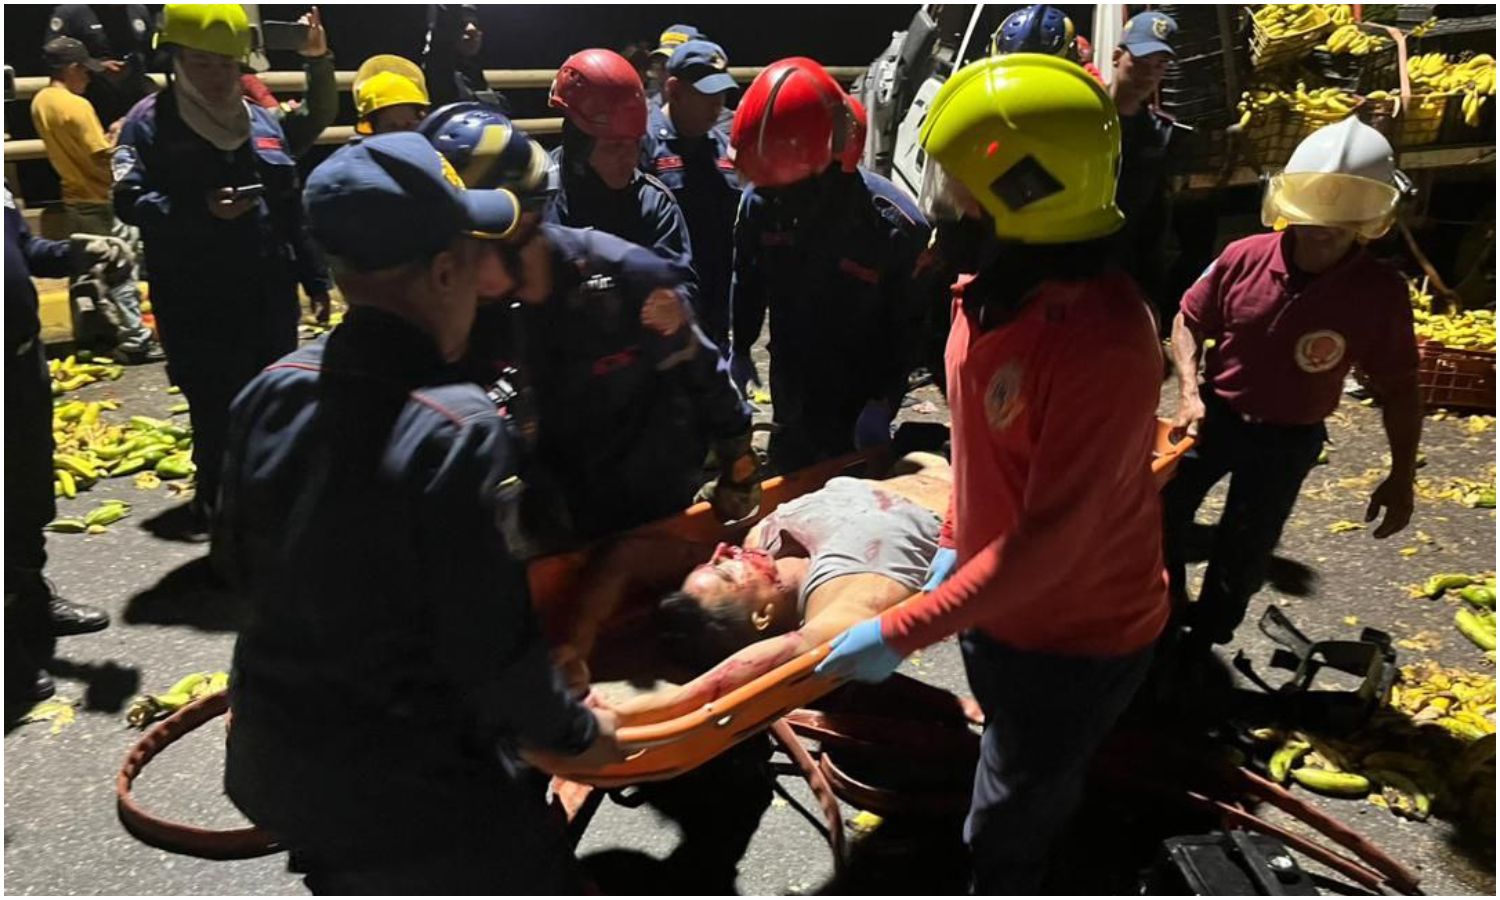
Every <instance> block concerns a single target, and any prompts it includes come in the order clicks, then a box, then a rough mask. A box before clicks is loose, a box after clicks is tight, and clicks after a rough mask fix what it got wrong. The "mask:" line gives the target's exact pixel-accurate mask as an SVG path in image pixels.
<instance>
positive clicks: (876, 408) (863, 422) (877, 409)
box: [854, 400, 891, 450]
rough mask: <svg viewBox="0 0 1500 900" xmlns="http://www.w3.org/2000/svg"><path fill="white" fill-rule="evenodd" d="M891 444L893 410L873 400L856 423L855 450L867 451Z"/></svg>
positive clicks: (861, 412)
mask: <svg viewBox="0 0 1500 900" xmlns="http://www.w3.org/2000/svg"><path fill="white" fill-rule="evenodd" d="M890 442H891V408H890V407H889V406H886V405H885V404H884V403H882V402H880V401H879V400H871V401H870V402H869V403H866V404H865V408H864V409H862V410H860V411H859V419H857V420H856V421H855V423H854V449H856V450H865V449H868V448H870V447H879V446H881V445H883V444H889V443H890Z"/></svg>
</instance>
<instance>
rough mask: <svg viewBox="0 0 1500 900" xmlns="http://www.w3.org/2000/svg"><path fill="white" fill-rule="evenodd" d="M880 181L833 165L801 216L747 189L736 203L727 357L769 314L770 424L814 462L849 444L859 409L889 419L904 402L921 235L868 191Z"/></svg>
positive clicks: (752, 338)
mask: <svg viewBox="0 0 1500 900" xmlns="http://www.w3.org/2000/svg"><path fill="white" fill-rule="evenodd" d="M881 180H883V179H880V176H878V175H874V174H871V173H867V172H861V173H859V174H851V173H845V172H842V171H839V170H838V169H837V168H836V167H835V168H833V169H830V170H829V171H828V172H826V173H824V174H823V175H822V176H819V178H818V179H817V182H816V185H815V186H816V189H817V190H818V191H819V194H818V196H817V199H816V201H815V202H803V203H801V204H799V207H800V210H799V211H794V210H793V209H792V208H790V207H789V206H788V205H787V204H786V203H785V201H784V200H782V199H781V193H782V192H762V191H760V190H758V189H756V188H754V187H751V188H747V189H746V190H745V193H744V196H743V198H742V200H741V203H740V212H739V222H738V225H737V226H736V228H735V257H734V284H733V289H732V301H731V302H732V307H733V317H734V352H735V353H739V354H745V353H749V352H750V348H751V347H752V346H754V344H755V342H756V340H758V339H759V337H760V331H761V325H762V322H763V321H764V320H765V318H766V313H767V310H768V309H769V312H770V323H771V338H770V352H771V399H772V403H773V404H774V412H775V417H776V421H777V423H778V424H779V425H781V426H782V428H783V429H789V430H791V431H793V432H798V433H800V435H801V438H802V439H803V440H806V441H808V442H809V443H810V444H811V445H813V446H815V447H816V448H817V455H820V456H832V455H835V454H837V453H840V452H844V451H845V450H847V449H849V448H850V447H852V434H853V429H854V422H855V419H856V418H858V416H859V412H860V410H861V409H862V408H863V407H864V405H865V404H866V403H867V402H869V401H871V400H880V401H883V402H886V403H888V404H890V406H891V409H892V411H894V410H896V409H897V408H899V406H900V402H901V398H902V397H903V395H904V394H905V393H906V379H907V375H908V373H909V371H910V368H911V365H912V357H913V354H914V352H915V343H914V342H915V341H916V339H917V331H918V330H919V329H918V324H919V323H920V321H921V318H922V311H921V298H920V296H919V294H918V292H917V291H915V290H914V289H913V287H912V277H913V275H914V273H915V272H916V269H917V267H918V264H919V261H920V260H921V259H922V254H923V251H924V250H925V249H926V247H927V239H928V233H929V229H928V226H927V222H926V221H925V220H923V219H922V218H921V217H920V216H917V217H915V218H914V217H913V216H912V215H911V212H914V211H915V210H912V211H911V212H908V211H906V210H903V208H902V206H903V205H902V204H901V203H898V202H896V201H894V200H892V199H891V198H890V197H889V196H888V192H887V191H886V190H885V189H884V186H881V188H882V189H881V190H880V191H879V192H877V191H873V190H871V187H870V185H871V184H872V183H873V184H876V185H879V182H880V181H881ZM807 187H808V186H807V185H803V186H801V188H802V189H806V188H807ZM889 190H890V191H894V190H896V189H895V187H894V186H891V187H890V188H889ZM908 202H909V201H908Z"/></svg>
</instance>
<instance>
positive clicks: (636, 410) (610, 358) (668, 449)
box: [471, 225, 750, 545]
mask: <svg viewBox="0 0 1500 900" xmlns="http://www.w3.org/2000/svg"><path fill="white" fill-rule="evenodd" d="M541 235H542V237H543V238H544V239H545V240H546V241H547V242H548V243H549V244H550V245H551V249H552V256H553V265H552V269H553V273H552V277H553V290H552V296H551V299H549V300H548V301H546V302H545V303H541V304H535V305H533V304H525V303H514V304H500V303H497V304H492V305H488V306H484V307H481V308H480V319H479V322H478V323H477V324H476V326H475V330H474V336H473V338H472V340H471V349H472V351H473V353H474V355H475V357H476V362H477V363H478V365H479V367H480V368H481V369H482V370H485V371H483V374H480V375H478V376H476V377H477V378H478V379H479V380H481V381H482V382H483V383H491V382H493V381H494V380H495V379H496V378H498V377H500V376H502V375H504V374H505V372H506V370H510V371H511V372H512V375H511V378H512V379H513V380H514V381H516V382H518V389H519V391H520V393H519V394H518V396H517V397H516V400H515V403H514V405H515V406H516V407H517V408H518V409H519V414H518V417H519V418H520V419H521V420H523V424H524V426H525V428H526V430H527V432H528V433H532V434H534V435H535V439H534V443H535V446H534V450H535V452H534V454H533V455H532V456H533V458H534V459H535V460H536V461H537V462H538V463H539V465H540V466H542V467H543V470H542V471H541V472H539V473H536V474H533V473H532V471H531V469H530V468H528V477H527V478H526V479H525V480H526V482H527V489H528V492H539V493H544V494H546V495H547V496H545V497H538V496H536V495H535V494H534V495H533V496H532V497H531V498H528V504H527V510H528V521H530V522H532V523H533V524H532V526H531V530H532V531H533V532H536V533H537V534H538V538H537V539H538V540H539V541H541V542H543V543H544V544H548V545H551V544H554V543H555V542H567V541H568V540H576V539H586V538H592V537H597V536H600V535H604V534H608V533H611V532H614V531H618V530H620V529H623V528H628V527H630V526H633V525H637V524H640V523H643V522H647V521H651V520H652V519H655V518H659V517H662V516H665V515H670V514H672V513H675V512H679V511H681V510H682V509H683V508H685V507H686V506H687V505H689V504H690V503H691V502H692V498H693V494H694V492H695V491H696V490H697V489H698V487H699V486H700V485H701V477H700V473H701V469H702V464H703V461H704V457H705V455H706V453H707V450H708V447H709V445H710V444H711V443H712V442H714V441H717V440H725V439H729V438H733V437H737V436H740V435H744V434H746V433H748V432H749V429H750V411H749V408H748V407H747V406H746V405H745V403H744V401H743V400H742V399H741V398H740V396H739V393H738V392H737V391H736V390H735V388H734V385H733V384H732V383H731V382H730V379H729V372H728V365H727V363H726V362H725V361H724V359H723V358H722V357H721V356H720V355H719V353H718V351H717V349H716V348H715V347H714V346H713V344H712V342H710V341H709V340H708V338H707V337H706V336H704V334H703V332H702V331H701V330H700V329H699V328H698V327H697V325H696V323H695V322H694V320H693V315H692V309H691V307H690V306H689V305H688V304H687V302H686V301H685V300H684V299H683V298H682V292H681V289H680V287H679V286H680V285H681V283H682V282H683V280H684V279H685V278H686V277H687V274H686V273H685V272H684V271H683V270H682V268H681V267H680V266H678V265H675V264H673V263H670V262H667V261H665V260H663V259H661V258H660V257H658V256H656V255H655V254H653V253H650V252H649V251H647V250H645V249H643V248H641V247H637V246H634V245H632V244H628V243H626V242H625V241H623V240H620V239H619V238H617V237H614V236H612V235H609V234H604V233H602V232H598V231H592V230H580V229H573V228H563V227H560V226H557V225H543V226H542V231H541ZM533 503H535V505H533ZM536 510H547V511H548V512H545V513H536V514H535V515H533V513H534V512H535V511H536ZM538 516H540V518H541V519H542V520H543V521H544V523H545V526H543V525H538V524H536V522H537V517H538Z"/></svg>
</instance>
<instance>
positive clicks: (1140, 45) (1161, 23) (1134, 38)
mask: <svg viewBox="0 0 1500 900" xmlns="http://www.w3.org/2000/svg"><path fill="white" fill-rule="evenodd" d="M1176 33H1177V20H1175V19H1173V18H1172V17H1171V16H1169V15H1167V14H1166V13H1159V12H1143V13H1141V14H1140V15H1138V16H1136V17H1135V18H1133V19H1131V20H1130V21H1129V22H1126V23H1125V31H1124V33H1123V34H1122V35H1121V36H1120V46H1121V47H1123V48H1124V49H1125V50H1127V51H1129V53H1130V55H1131V56H1150V55H1151V54H1153V53H1167V54H1170V55H1171V56H1173V57H1175V56H1177V51H1176V50H1173V49H1172V43H1171V41H1172V36H1173V35H1175V34H1176Z"/></svg>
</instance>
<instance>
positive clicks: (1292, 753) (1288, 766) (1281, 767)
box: [1266, 738, 1312, 784]
mask: <svg viewBox="0 0 1500 900" xmlns="http://www.w3.org/2000/svg"><path fill="white" fill-rule="evenodd" d="M1311 749H1312V744H1309V743H1308V742H1307V741H1299V740H1297V739H1295V738H1292V739H1289V740H1288V741H1287V742H1286V743H1284V744H1282V745H1281V747H1280V748H1279V749H1278V750H1277V751H1276V752H1275V753H1273V754H1271V760H1270V762H1268V763H1267V764H1266V769H1267V771H1269V772H1270V774H1271V778H1272V780H1274V781H1275V782H1276V783H1278V784H1285V783H1286V778H1287V775H1288V774H1290V773H1291V771H1292V766H1295V765H1296V764H1297V763H1298V761H1300V760H1301V759H1302V757H1303V756H1305V755H1306V754H1307V751H1309V750H1311Z"/></svg>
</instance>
